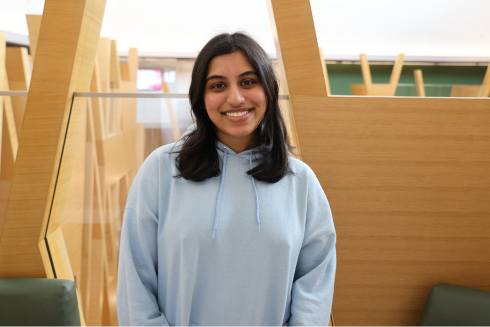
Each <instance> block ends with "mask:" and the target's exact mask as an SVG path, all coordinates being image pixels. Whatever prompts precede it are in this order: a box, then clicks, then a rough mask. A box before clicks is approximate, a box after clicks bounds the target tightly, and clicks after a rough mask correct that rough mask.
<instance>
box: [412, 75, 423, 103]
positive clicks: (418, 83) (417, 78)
mask: <svg viewBox="0 0 490 327" xmlns="http://www.w3.org/2000/svg"><path fill="white" fill-rule="evenodd" d="M413 75H414V77H415V87H416V88H417V95H418V96H419V97H425V87H424V77H423V76H422V69H415V70H414V71H413Z"/></svg>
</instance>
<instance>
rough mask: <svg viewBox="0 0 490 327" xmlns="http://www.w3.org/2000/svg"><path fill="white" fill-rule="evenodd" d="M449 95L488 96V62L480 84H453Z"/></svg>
mask: <svg viewBox="0 0 490 327" xmlns="http://www.w3.org/2000/svg"><path fill="white" fill-rule="evenodd" d="M449 96H450V97H473V98H476V97H479V98H488V97H489V96H490V63H489V64H488V67H487V71H486V73H485V77H484V78H483V83H482V85H454V86H453V87H452V89H451V94H450V95H449Z"/></svg>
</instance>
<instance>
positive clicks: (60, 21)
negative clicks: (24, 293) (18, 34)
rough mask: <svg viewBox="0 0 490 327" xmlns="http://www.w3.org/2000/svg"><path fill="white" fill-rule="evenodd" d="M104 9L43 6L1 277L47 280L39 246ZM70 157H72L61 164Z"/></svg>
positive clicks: (80, 0)
mask: <svg viewBox="0 0 490 327" xmlns="http://www.w3.org/2000/svg"><path fill="white" fill-rule="evenodd" d="M104 7H105V1H95V0H86V1H84V0H77V1H69V2H67V1H61V0H48V1H46V2H45V5H44V13H43V19H42V24H41V29H40V33H39V41H38V44H37V50H36V63H35V65H34V71H33V75H32V81H31V86H30V90H29V95H28V99H27V106H26V112H25V117H24V125H23V131H22V135H21V139H20V146H19V152H18V156H17V161H16V168H15V172H14V177H13V182H12V187H11V191H10V197H9V202H8V205H7V212H6V217H5V222H4V227H3V232H2V235H1V238H0V277H46V272H45V270H44V265H43V262H42V257H41V254H40V252H39V248H38V243H39V242H40V241H41V240H42V239H43V238H44V234H45V230H46V226H47V221H48V217H49V212H50V208H51V203H52V199H53V194H54V187H55V185H56V179H57V173H58V167H59V163H60V158H61V153H62V151H61V150H62V147H63V140H64V139H65V134H66V127H67V124H68V118H69V114H70V109H71V98H72V96H73V91H74V90H76V91H88V90H89V85H90V78H91V74H92V71H93V65H94V61H95V55H96V51H97V43H98V39H99V33H100V27H101V24H102V17H103V14H104ZM48 95H49V96H48ZM39 135H43V137H42V138H40V137H39ZM69 158H74V157H70V156H67V157H63V160H64V161H66V160H69ZM60 178H61V180H59V182H60V183H59V186H60V189H59V191H60V192H63V185H64V181H63V180H62V179H63V178H64V177H63V176H60ZM53 209H57V210H59V208H53Z"/></svg>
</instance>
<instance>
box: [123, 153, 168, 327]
mask: <svg viewBox="0 0 490 327" xmlns="http://www.w3.org/2000/svg"><path fill="white" fill-rule="evenodd" d="M158 166H159V165H158V157H157V156H156V155H155V153H153V154H152V155H150V156H149V157H148V159H147V160H146V161H145V163H144V164H143V165H142V166H141V168H140V171H139V172H138V175H137V176H136V178H135V180H134V182H133V185H132V186H131V190H130V192H129V196H128V201H127V206H126V210H125V212H124V222H123V226H122V232H121V246H120V252H119V271H118V283H117V315H118V319H119V324H120V325H121V326H130V325H140V326H142V325H154V326H156V325H159V326H168V325H169V323H168V321H167V319H166V317H165V315H164V314H163V313H162V312H161V311H160V308H159V306H158V301H157V298H158V295H157V294H158V283H157V275H158V272H157V271H158V265H157V262H158V258H157V230H158V218H157V217H158V216H157V215H158Z"/></svg>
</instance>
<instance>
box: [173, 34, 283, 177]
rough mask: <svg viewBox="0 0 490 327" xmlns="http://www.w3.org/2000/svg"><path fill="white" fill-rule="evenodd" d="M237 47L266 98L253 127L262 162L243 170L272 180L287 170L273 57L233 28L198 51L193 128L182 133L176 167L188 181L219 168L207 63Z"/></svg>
mask: <svg viewBox="0 0 490 327" xmlns="http://www.w3.org/2000/svg"><path fill="white" fill-rule="evenodd" d="M236 51H241V52H243V53H244V54H245V56H246V57H247V58H248V60H249V61H250V64H251V65H252V67H253V68H254V69H255V71H256V73H257V75H258V77H259V78H260V80H261V83H262V87H263V88H264V92H265V95H266V99H267V109H266V111H265V114H264V118H263V119H262V121H261V122H260V124H259V126H258V127H257V132H258V133H257V139H256V147H257V148H258V151H260V153H261V155H262V160H261V162H260V163H259V164H258V165H257V166H255V167H254V168H253V169H250V170H249V171H247V174H249V175H252V176H253V177H254V178H256V179H257V180H259V181H264V182H268V183H275V182H278V181H280V180H281V179H282V178H283V177H284V176H285V175H286V174H288V173H290V172H291V169H290V167H289V156H288V155H289V152H290V151H291V150H292V148H291V145H290V143H289V139H288V134H287V130H286V125H285V124H284V119H283V117H282V115H281V110H280V108H279V84H278V81H277V77H276V75H275V73H274V68H273V66H272V63H271V61H270V60H269V58H268V57H267V54H266V53H265V51H264V50H263V49H262V48H261V47H260V45H259V44H258V43H257V42H256V41H255V40H254V39H252V38H251V37H250V36H248V35H246V34H244V33H241V32H237V33H233V34H229V33H223V34H219V35H217V36H215V37H213V38H212V39H211V40H210V41H209V42H208V43H207V44H206V45H205V46H204V48H203V49H202V50H201V52H200V53H199V55H198V56H197V59H196V63H195V64H194V68H193V70H192V80H191V86H190V88H189V100H190V103H191V108H192V109H191V110H192V115H193V116H194V120H195V122H196V125H197V129H196V130H195V131H193V132H192V133H190V134H189V135H188V136H186V137H185V139H183V140H182V141H183V142H184V143H183V145H182V148H181V149H180V150H178V151H177V153H178V156H177V159H176V165H177V168H178V169H179V171H180V174H179V175H177V176H175V177H177V178H178V177H184V178H185V179H189V180H192V181H196V182H199V181H203V180H206V179H208V178H210V177H215V176H218V175H219V174H220V173H221V169H220V158H219V156H218V152H217V149H216V140H217V139H216V132H215V129H216V127H215V125H214V124H213V122H212V121H211V119H210V118H209V116H208V113H207V111H206V109H205V108H206V107H205V104H204V90H205V86H206V78H207V74H208V66H209V63H210V62H211V60H212V59H213V58H214V57H217V56H222V55H227V54H232V53H234V52H236Z"/></svg>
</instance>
